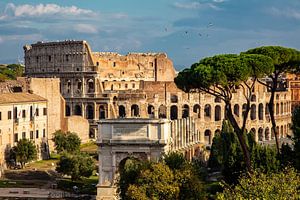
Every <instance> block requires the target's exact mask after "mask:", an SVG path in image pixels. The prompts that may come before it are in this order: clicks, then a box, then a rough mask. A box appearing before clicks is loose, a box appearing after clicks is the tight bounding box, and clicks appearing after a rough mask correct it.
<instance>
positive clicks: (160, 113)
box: [158, 105, 167, 118]
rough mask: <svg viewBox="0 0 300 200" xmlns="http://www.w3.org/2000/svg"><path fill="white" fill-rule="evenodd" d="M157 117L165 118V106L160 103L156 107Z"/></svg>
mask: <svg viewBox="0 0 300 200" xmlns="http://www.w3.org/2000/svg"><path fill="white" fill-rule="evenodd" d="M158 117H159V118H167V107H166V106H164V105H160V106H159V108H158Z"/></svg>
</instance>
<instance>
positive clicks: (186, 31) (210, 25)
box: [165, 22, 214, 49]
mask: <svg viewBox="0 0 300 200" xmlns="http://www.w3.org/2000/svg"><path fill="white" fill-rule="evenodd" d="M213 25H214V24H213V23H212V22H209V23H208V25H207V26H206V28H210V27H212V26H213ZM165 32H168V28H167V27H165ZM183 34H184V35H189V34H190V32H189V31H188V30H185V31H184V33H183ZM198 36H199V37H202V36H205V37H209V34H203V33H198ZM185 49H190V48H189V47H186V48H185Z"/></svg>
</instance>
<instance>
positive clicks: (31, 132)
mask: <svg viewBox="0 0 300 200" xmlns="http://www.w3.org/2000/svg"><path fill="white" fill-rule="evenodd" d="M30 139H31V140H33V131H30Z"/></svg>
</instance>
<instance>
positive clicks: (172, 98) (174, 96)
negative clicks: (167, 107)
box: [170, 94, 178, 103]
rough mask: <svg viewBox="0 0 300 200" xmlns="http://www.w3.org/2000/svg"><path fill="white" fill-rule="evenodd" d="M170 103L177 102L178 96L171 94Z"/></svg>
mask: <svg viewBox="0 0 300 200" xmlns="http://www.w3.org/2000/svg"><path fill="white" fill-rule="evenodd" d="M170 100H171V103H178V96H177V95H175V94H171V99H170Z"/></svg>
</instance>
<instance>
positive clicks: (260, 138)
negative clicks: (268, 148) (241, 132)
mask: <svg viewBox="0 0 300 200" xmlns="http://www.w3.org/2000/svg"><path fill="white" fill-rule="evenodd" d="M258 141H264V129H262V128H261V127H260V128H259V129H258Z"/></svg>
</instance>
